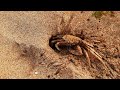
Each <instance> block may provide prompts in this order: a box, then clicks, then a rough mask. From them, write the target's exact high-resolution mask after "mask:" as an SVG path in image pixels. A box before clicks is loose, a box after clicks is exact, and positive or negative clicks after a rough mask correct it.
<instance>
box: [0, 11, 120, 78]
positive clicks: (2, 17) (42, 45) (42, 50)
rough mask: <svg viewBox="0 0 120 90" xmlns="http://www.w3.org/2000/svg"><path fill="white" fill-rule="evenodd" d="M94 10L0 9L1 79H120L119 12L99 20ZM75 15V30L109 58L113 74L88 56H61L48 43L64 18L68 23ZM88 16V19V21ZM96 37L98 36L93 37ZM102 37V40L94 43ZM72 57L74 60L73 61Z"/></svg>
mask: <svg viewBox="0 0 120 90" xmlns="http://www.w3.org/2000/svg"><path fill="white" fill-rule="evenodd" d="M92 13H93V11H83V12H82V13H81V12H80V11H77V12H75V11H74V12H71V11H69V12H65V11H63V12H62V11H61V12H60V11H39V12H38V11H31V12H28V11H26V12H23V11H5V12H4V11H1V12H0V39H1V40H0V78H1V79H3V78H4V79H18V78H20V79H25V78H28V79H29V78H31V79H33V78H37V79H42V78H44V79H48V78H51V79H66V78H67V79H75V78H79V79H84V78H85V79H90V78H108V79H109V78H112V79H113V78H117V79H118V78H120V30H119V28H120V12H117V11H115V12H114V13H115V17H110V16H102V17H101V19H96V18H95V17H93V16H92ZM72 14H74V18H73V21H72V23H71V30H72V33H79V32H80V31H81V30H83V31H84V32H85V33H86V37H89V38H86V41H88V42H91V43H92V44H94V45H95V46H97V48H95V49H96V51H97V52H98V53H99V54H100V55H101V56H103V57H105V58H106V59H107V62H108V63H109V67H110V68H112V69H111V70H112V73H107V74H105V73H104V70H103V66H102V64H100V62H99V61H97V60H92V58H91V60H92V64H93V66H94V68H91V69H90V68H89V67H88V65H87V64H86V63H85V62H86V61H85V58H82V57H76V56H74V55H71V54H69V53H67V54H65V55H61V54H60V53H57V52H55V51H54V50H53V49H52V48H51V47H50V46H49V39H50V37H51V35H53V34H56V33H57V32H59V31H58V30H57V27H59V22H60V20H61V17H63V18H64V19H65V22H67V21H68V20H69V17H70V16H71V15H72ZM88 19H89V20H88ZM92 36H97V37H92ZM95 40H100V41H101V42H100V43H95V42H94V41H95ZM70 59H72V60H74V62H75V63H73V62H70Z"/></svg>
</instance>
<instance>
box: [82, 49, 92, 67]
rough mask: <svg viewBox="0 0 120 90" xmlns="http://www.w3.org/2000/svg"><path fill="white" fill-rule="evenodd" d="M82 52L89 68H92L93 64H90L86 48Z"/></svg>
mask: <svg viewBox="0 0 120 90" xmlns="http://www.w3.org/2000/svg"><path fill="white" fill-rule="evenodd" d="M82 50H83V53H84V54H85V57H86V59H87V62H88V65H89V67H91V62H90V58H89V55H88V53H87V51H86V50H85V49H84V48H83V49H82Z"/></svg>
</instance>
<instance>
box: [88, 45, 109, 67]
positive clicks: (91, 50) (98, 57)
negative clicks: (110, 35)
mask: <svg viewBox="0 0 120 90" xmlns="http://www.w3.org/2000/svg"><path fill="white" fill-rule="evenodd" d="M88 50H89V51H90V52H91V53H92V54H93V55H94V56H95V57H96V58H97V59H98V60H99V61H100V62H101V63H102V64H103V65H104V66H105V68H107V67H106V65H105V62H104V61H103V59H102V57H101V56H100V55H99V54H98V53H97V52H96V51H95V50H94V49H92V48H91V47H89V48H88Z"/></svg>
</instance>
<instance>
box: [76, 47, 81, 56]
mask: <svg viewBox="0 0 120 90" xmlns="http://www.w3.org/2000/svg"><path fill="white" fill-rule="evenodd" d="M76 49H77V50H78V52H79V54H80V55H82V49H81V47H80V46H79V45H77V46H76Z"/></svg>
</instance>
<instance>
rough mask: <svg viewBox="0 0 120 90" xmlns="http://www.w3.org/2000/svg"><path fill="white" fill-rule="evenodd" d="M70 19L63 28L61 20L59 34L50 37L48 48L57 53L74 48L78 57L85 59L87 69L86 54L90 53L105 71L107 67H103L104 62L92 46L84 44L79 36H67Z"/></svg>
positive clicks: (89, 62)
mask: <svg viewBox="0 0 120 90" xmlns="http://www.w3.org/2000/svg"><path fill="white" fill-rule="evenodd" d="M72 19H73V17H71V18H70V20H69V22H68V24H66V26H65V22H64V19H63V18H62V20H61V25H62V29H61V30H62V31H61V33H59V34H56V35H54V36H52V37H51V39H50V42H49V44H50V46H51V47H55V49H56V50H58V51H61V48H60V47H70V48H72V49H73V48H74V49H75V50H76V51H78V53H79V55H84V56H85V57H86V60H87V62H88V65H89V67H91V61H90V58H89V55H88V52H90V53H91V54H92V55H93V56H94V57H96V58H97V59H98V60H99V61H100V62H101V63H102V64H103V65H104V66H105V70H106V69H107V67H106V65H105V62H104V61H103V58H102V57H101V56H100V55H99V54H98V53H97V52H96V51H95V50H94V49H93V48H94V46H93V45H92V44H90V43H88V42H86V41H85V40H84V39H83V38H80V37H81V36H79V37H77V36H76V35H73V34H69V33H70V30H71V29H70V27H69V24H70V22H71V20H72ZM63 26H64V27H63ZM66 29H67V30H66ZM82 33H83V32H81V34H80V35H82ZM83 36H84V35H83ZM69 52H71V49H69Z"/></svg>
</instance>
